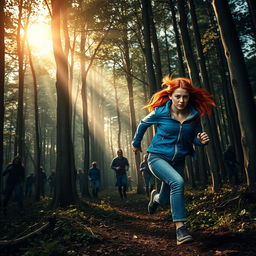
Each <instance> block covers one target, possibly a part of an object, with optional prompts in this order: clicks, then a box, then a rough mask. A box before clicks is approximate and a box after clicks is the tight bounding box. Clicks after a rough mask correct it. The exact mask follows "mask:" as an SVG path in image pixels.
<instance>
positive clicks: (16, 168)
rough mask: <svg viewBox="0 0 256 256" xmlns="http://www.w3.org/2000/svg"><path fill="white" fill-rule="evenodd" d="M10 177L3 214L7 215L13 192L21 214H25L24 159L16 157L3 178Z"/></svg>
mask: <svg viewBox="0 0 256 256" xmlns="http://www.w3.org/2000/svg"><path fill="white" fill-rule="evenodd" d="M5 175H8V177H7V181H6V187H5V193H4V201H3V213H4V215H6V214H7V205H8V202H9V199H10V197H11V195H12V192H13V191H14V192H15V197H16V201H17V203H18V212H19V214H22V213H23V183H24V180H25V170H24V167H23V164H22V159H21V157H19V156H16V157H15V158H14V159H13V160H12V163H11V164H9V165H8V166H7V168H6V169H5V171H4V172H3V176H5Z"/></svg>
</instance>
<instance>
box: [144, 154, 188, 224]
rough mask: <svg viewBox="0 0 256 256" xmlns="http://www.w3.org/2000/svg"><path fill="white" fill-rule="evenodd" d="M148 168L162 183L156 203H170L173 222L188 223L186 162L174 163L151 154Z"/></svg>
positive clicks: (155, 199)
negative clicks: (185, 182) (185, 193)
mask: <svg viewBox="0 0 256 256" xmlns="http://www.w3.org/2000/svg"><path fill="white" fill-rule="evenodd" d="M148 166H149V168H150V170H151V172H152V173H153V174H154V175H155V176H156V177H157V178H158V179H159V180H161V181H162V185H161V189H160V193H159V194H157V195H156V196H155V198H154V201H156V202H158V203H159V204H162V205H164V204H168V203H170V205H171V211H172V220H173V222H178V221H186V220H187V217H186V211H185V202H184V179H183V173H184V166H185V160H181V161H178V162H172V161H168V160H166V159H164V158H162V157H161V155H158V154H149V156H148Z"/></svg>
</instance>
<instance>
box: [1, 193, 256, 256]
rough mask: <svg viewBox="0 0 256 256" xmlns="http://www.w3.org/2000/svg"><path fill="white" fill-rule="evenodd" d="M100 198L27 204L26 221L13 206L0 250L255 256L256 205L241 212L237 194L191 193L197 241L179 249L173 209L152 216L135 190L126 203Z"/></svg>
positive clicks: (81, 255) (4, 220)
mask: <svg viewBox="0 0 256 256" xmlns="http://www.w3.org/2000/svg"><path fill="white" fill-rule="evenodd" d="M100 196H101V199H100V200H97V201H95V200H92V199H91V200H86V201H84V202H83V203H82V204H80V206H79V207H75V206H70V207H69V208H68V209H58V210H55V211H52V210H48V209H47V205H48V203H49V200H50V199H49V198H46V199H44V200H42V201H41V202H39V203H32V202H31V201H25V205H26V208H25V214H24V215H23V216H18V215H17V213H15V211H14V209H15V208H14V207H15V204H11V205H10V207H9V209H8V215H7V216H6V217H4V216H3V215H1V217H0V227H1V229H0V240H1V241H0V243H1V242H3V241H4V242H5V244H4V245H0V255H5V256H9V255H10V256H16V255H19V256H21V255H24V256H25V255H26V256H28V255H31V256H32V255H33V256H36V255H38V256H43V255H45V256H47V255H77V256H102V255H110V256H115V255H116V256H122V255H128V256H139V255H140V256H167V255H168V256H178V255H182V256H183V255H184V256H211V255H221V256H224V255H225V256H229V255H241V256H242V255H243V256H255V255H256V243H255V241H256V232H255V231H256V225H255V222H256V218H255V214H256V213H255V203H253V204H251V203H250V201H248V200H246V201H245V202H244V204H242V207H241V200H240V202H239V203H240V205H239V209H235V208H236V207H237V205H236V203H237V202H238V201H237V200H235V199H234V198H236V195H235V194H234V193H232V196H231V193H230V192H225V193H222V194H219V195H218V196H216V195H215V196H213V195H212V196H211V195H209V194H208V193H207V195H206V193H205V192H204V193H200V194H193V193H190V194H186V200H187V208H188V214H189V216H190V217H189V220H190V221H189V222H188V227H189V229H190V231H191V234H192V236H193V238H194V241H193V242H191V243H187V244H183V245H179V246H178V245H176V235H175V228H174V224H173V223H172V222H171V215H170V211H169V210H168V208H159V209H158V211H157V213H156V214H154V215H149V214H148V213H147V203H148V198H147V197H146V196H145V195H137V194H136V193H135V192H134V191H133V192H129V193H128V198H127V199H126V200H120V198H119V197H118V195H117V192H109V193H107V194H105V193H104V194H103V193H101V195H100ZM227 196H229V197H227ZM227 198H228V200H227ZM234 202H235V204H234ZM245 204H246V205H245ZM216 207H217V208H219V210H216ZM216 216H218V217H216ZM49 219H54V224H52V226H50V227H48V228H47V229H45V230H43V231H41V232H39V233H37V234H35V235H33V236H31V237H29V238H27V239H25V240H23V241H21V242H14V241H12V242H11V239H14V238H19V237H22V236H26V234H28V233H31V232H32V231H34V230H36V229H37V228H38V227H39V226H42V225H44V224H45V223H47V221H48V220H49ZM8 243H10V244H8Z"/></svg>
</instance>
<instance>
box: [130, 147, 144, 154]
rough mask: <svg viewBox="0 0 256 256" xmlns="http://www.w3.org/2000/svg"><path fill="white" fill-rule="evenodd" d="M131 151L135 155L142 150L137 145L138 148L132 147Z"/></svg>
mask: <svg viewBox="0 0 256 256" xmlns="http://www.w3.org/2000/svg"><path fill="white" fill-rule="evenodd" d="M132 151H133V152H134V153H135V155H136V154H137V153H138V152H142V150H141V147H139V148H136V147H132Z"/></svg>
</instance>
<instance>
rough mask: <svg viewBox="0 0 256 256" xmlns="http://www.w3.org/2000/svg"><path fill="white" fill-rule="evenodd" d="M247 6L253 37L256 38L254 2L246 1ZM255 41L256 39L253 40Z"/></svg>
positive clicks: (253, 0)
mask: <svg viewBox="0 0 256 256" xmlns="http://www.w3.org/2000/svg"><path fill="white" fill-rule="evenodd" d="M247 4H248V7H249V12H250V15H251V17H252V24H253V31H254V36H255V37H256V1H255V0H247ZM255 40H256V38H255Z"/></svg>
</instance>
